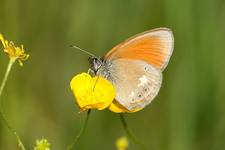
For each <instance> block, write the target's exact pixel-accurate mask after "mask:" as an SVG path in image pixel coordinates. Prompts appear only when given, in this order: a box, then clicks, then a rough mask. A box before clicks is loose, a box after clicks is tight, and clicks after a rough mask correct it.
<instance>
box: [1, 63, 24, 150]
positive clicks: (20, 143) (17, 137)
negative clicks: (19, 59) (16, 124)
mask: <svg viewBox="0 0 225 150" xmlns="http://www.w3.org/2000/svg"><path fill="white" fill-rule="evenodd" d="M14 62H15V59H10V61H9V64H8V66H7V69H6V72H5V75H4V78H3V80H2V83H1V86H0V98H1V96H2V92H3V89H4V87H5V84H6V81H7V79H8V76H9V73H10V71H11V68H12V65H13V64H14ZM0 115H1V118H2V120H3V122H4V123H5V124H6V126H7V128H8V129H9V131H10V132H11V133H12V134H14V135H15V137H16V140H17V142H18V146H19V147H20V148H21V150H26V149H25V147H24V145H23V143H22V141H21V139H20V137H19V135H18V134H17V132H16V131H15V129H13V128H12V127H11V126H10V124H9V122H8V120H7V118H6V115H5V113H4V111H3V108H2V100H1V99H0Z"/></svg>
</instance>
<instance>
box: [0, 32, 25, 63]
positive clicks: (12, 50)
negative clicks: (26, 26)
mask: <svg viewBox="0 0 225 150" xmlns="http://www.w3.org/2000/svg"><path fill="white" fill-rule="evenodd" d="M0 41H1V42H2V45H3V48H4V52H5V53H7V54H8V55H9V58H10V59H12V60H18V61H19V64H20V66H23V63H22V61H25V60H27V59H28V57H29V55H28V54H26V53H25V50H24V48H23V45H21V47H16V46H15V45H14V43H13V42H12V41H10V42H9V41H7V40H5V39H4V37H3V35H2V34H0Z"/></svg>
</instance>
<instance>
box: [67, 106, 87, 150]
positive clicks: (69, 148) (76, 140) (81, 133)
mask: <svg viewBox="0 0 225 150" xmlns="http://www.w3.org/2000/svg"><path fill="white" fill-rule="evenodd" d="M90 113H91V109H88V111H87V115H86V119H85V121H84V125H83V126H82V128H81V129H80V132H79V133H78V135H77V136H76V137H75V138H74V140H73V142H72V143H71V144H70V145H69V146H68V147H67V150H72V149H73V147H74V146H75V144H76V143H77V142H78V141H79V139H80V138H81V136H82V135H83V133H84V131H85V129H86V128H87V124H88V119H89V116H90Z"/></svg>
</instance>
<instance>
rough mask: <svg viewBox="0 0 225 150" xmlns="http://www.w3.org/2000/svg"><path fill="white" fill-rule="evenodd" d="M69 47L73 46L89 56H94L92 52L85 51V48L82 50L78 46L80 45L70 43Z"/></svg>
mask: <svg viewBox="0 0 225 150" xmlns="http://www.w3.org/2000/svg"><path fill="white" fill-rule="evenodd" d="M70 47H71V48H75V49H77V50H80V51H82V52H84V53H86V54H88V55H90V56H92V57H96V56H95V55H94V54H92V53H90V52H88V51H86V50H84V49H82V48H80V47H78V46H75V45H70Z"/></svg>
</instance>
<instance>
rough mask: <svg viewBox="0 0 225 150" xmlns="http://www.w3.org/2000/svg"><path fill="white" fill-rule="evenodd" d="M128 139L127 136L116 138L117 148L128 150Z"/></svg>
mask: <svg viewBox="0 0 225 150" xmlns="http://www.w3.org/2000/svg"><path fill="white" fill-rule="evenodd" d="M128 144H129V143H128V139H127V137H125V136H123V137H120V138H119V139H117V140H116V147H117V150H126V149H127V147H128Z"/></svg>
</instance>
